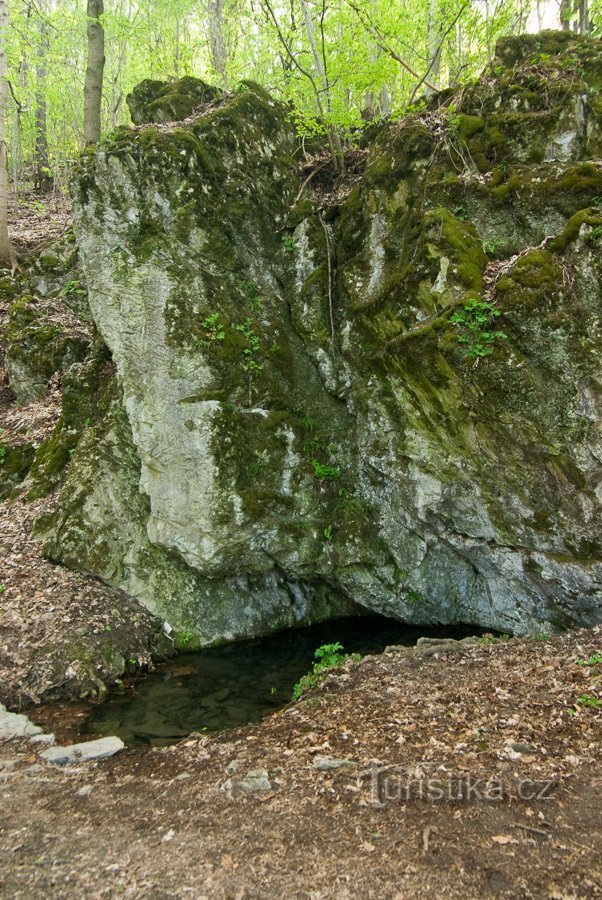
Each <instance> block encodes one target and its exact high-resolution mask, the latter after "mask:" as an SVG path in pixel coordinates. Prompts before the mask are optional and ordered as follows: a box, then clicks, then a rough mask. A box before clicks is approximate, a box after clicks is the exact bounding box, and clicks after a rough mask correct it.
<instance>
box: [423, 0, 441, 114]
mask: <svg viewBox="0 0 602 900" xmlns="http://www.w3.org/2000/svg"><path fill="white" fill-rule="evenodd" d="M438 18H439V3H438V2H437V0H430V3H429V24H428V45H429V58H430V60H431V67H430V73H429V79H430V81H431V82H432V84H433V85H434V87H435V88H438V87H439V71H440V69H441V29H440V27H439V23H438ZM432 93H433V90H432V88H430V87H427V89H426V95H427V96H429V94H432Z"/></svg>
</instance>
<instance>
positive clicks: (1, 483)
mask: <svg viewBox="0 0 602 900" xmlns="http://www.w3.org/2000/svg"><path fill="white" fill-rule="evenodd" d="M34 456H35V450H34V448H33V446H32V445H31V444H20V445H17V446H11V445H10V444H7V443H5V442H3V441H2V439H1V438H0V500H6V498H7V497H10V495H11V494H12V492H13V491H14V490H15V489H16V488H18V487H19V486H20V485H21V484H22V482H23V481H24V480H25V478H26V476H27V473H28V472H29V470H30V468H31V464H32V462H33V459H34Z"/></svg>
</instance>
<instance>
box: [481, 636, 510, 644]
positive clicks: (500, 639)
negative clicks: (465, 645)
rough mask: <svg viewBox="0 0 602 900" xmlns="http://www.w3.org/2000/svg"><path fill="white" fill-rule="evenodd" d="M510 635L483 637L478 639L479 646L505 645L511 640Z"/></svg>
mask: <svg viewBox="0 0 602 900" xmlns="http://www.w3.org/2000/svg"><path fill="white" fill-rule="evenodd" d="M510 637H511V636H510V635H509V634H497V635H496V634H484V635H483V637H480V638H477V641H478V642H479V644H504V643H505V642H506V641H509V640H510Z"/></svg>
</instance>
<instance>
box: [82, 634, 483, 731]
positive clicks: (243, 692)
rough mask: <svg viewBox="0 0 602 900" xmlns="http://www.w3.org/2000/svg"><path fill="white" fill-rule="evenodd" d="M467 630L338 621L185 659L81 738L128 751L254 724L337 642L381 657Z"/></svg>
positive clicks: (121, 700) (92, 717) (95, 718)
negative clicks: (318, 653)
mask: <svg viewBox="0 0 602 900" xmlns="http://www.w3.org/2000/svg"><path fill="white" fill-rule="evenodd" d="M474 633H475V630H474V628H473V629H470V628H466V629H461V628H431V629H425V628H412V627H408V626H407V625H403V624H401V623H399V622H395V621H393V620H391V619H385V618H382V617H362V618H354V619H342V620H338V621H335V622H328V623H323V624H320V625H313V626H311V627H309V628H303V629H297V630H291V631H284V632H280V633H279V634H275V635H271V636H270V637H266V638H261V639H259V640H254V641H246V642H244V643H238V644H230V645H227V646H225V647H219V648H214V649H210V650H203V651H201V652H199V653H189V654H183V655H180V656H178V657H177V659H175V660H174V661H172V662H170V663H168V664H166V665H164V666H162V667H161V668H160V669H158V670H157V671H156V672H155V673H153V674H152V675H149V676H148V677H147V678H145V679H143V680H141V681H139V682H137V683H136V685H135V686H134V687H133V688H132V689H131V690H128V691H126V692H125V693H124V694H123V695H121V696H118V697H115V698H112V699H110V700H108V701H107V702H106V703H104V704H102V705H101V706H96V707H93V708H92V712H91V713H90V714H89V715H88V716H87V717H86V720H85V722H84V723H83V725H81V726H80V729H79V730H80V733H81V734H94V735H109V734H115V735H119V737H121V738H122V739H123V740H124V741H125V742H126V743H127V744H128V745H130V746H140V745H141V744H148V743H150V744H168V743H173V742H174V741H178V740H180V739H181V738H183V737H185V736H186V735H188V734H190V733H191V732H193V731H194V732H202V731H215V730H221V729H226V728H234V727H237V726H240V725H246V724H248V723H251V722H257V721H258V720H259V719H261V718H262V717H263V716H265V715H266V714H268V713H270V712H273V711H275V710H277V709H279V708H281V707H283V706H285V705H286V704H287V703H288V702H289V701H290V700H291V696H292V693H293V689H294V686H295V684H296V682H297V681H299V679H300V678H301V676H302V675H304V674H305V673H306V672H307V671H308V670H309V669H310V668H311V665H312V661H313V656H314V651H315V650H316V648H317V647H319V646H321V645H322V644H330V643H335V642H336V641H339V642H340V643H341V644H343V647H344V652H346V653H360V654H361V655H365V654H369V653H381V652H382V651H383V650H384V649H385V647H386V646H388V645H389V644H405V645H412V644H415V643H416V641H417V640H418V638H419V637H423V636H427V637H464V636H466V635H468V634H474Z"/></svg>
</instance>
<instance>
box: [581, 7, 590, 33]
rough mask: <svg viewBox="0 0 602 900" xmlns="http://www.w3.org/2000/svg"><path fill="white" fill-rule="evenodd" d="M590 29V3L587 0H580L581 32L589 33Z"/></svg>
mask: <svg viewBox="0 0 602 900" xmlns="http://www.w3.org/2000/svg"><path fill="white" fill-rule="evenodd" d="M590 31H591V25H590V19H589V4H588V2H587V0H579V34H589V33H590Z"/></svg>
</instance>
